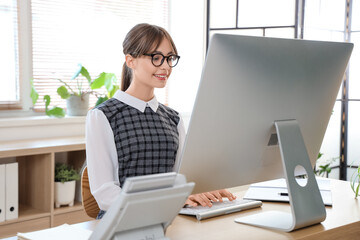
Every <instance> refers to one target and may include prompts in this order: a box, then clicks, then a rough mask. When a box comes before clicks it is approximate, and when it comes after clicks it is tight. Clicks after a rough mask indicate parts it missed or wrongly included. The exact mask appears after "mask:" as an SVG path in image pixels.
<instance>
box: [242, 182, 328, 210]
mask: <svg viewBox="0 0 360 240" xmlns="http://www.w3.org/2000/svg"><path fill="white" fill-rule="evenodd" d="M298 180H299V181H300V182H301V181H304V183H305V181H306V179H298ZM316 181H317V184H318V186H319V190H320V194H321V197H322V199H323V202H324V205H326V206H332V196H331V188H330V180H329V179H319V178H317V179H316ZM244 199H252V200H262V201H276V202H289V196H288V189H287V185H286V182H285V179H284V178H281V179H275V180H271V181H266V182H260V183H255V184H251V185H250V187H249V189H248V191H247V192H246V194H245V196H244Z"/></svg>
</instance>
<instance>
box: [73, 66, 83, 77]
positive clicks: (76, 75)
mask: <svg viewBox="0 0 360 240" xmlns="http://www.w3.org/2000/svg"><path fill="white" fill-rule="evenodd" d="M81 69H82V65H81V64H78V69H77V70H76V72H75V73H74V75H73V76H72V77H71V80H74V79H75V78H77V77H78V76H79V74H80V72H81Z"/></svg>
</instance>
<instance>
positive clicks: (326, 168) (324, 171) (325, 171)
mask: <svg viewBox="0 0 360 240" xmlns="http://www.w3.org/2000/svg"><path fill="white" fill-rule="evenodd" d="M323 155H324V154H323V153H320V152H319V154H318V157H317V160H316V161H319V159H320V158H321V157H322V156H323ZM336 159H338V157H337V158H331V159H328V160H326V161H325V162H323V165H320V166H319V169H316V164H315V166H314V174H315V175H316V176H320V177H325V176H326V177H327V176H328V175H329V174H330V172H331V170H332V168H331V167H330V165H331V163H333V162H334V161H335V160H336Z"/></svg>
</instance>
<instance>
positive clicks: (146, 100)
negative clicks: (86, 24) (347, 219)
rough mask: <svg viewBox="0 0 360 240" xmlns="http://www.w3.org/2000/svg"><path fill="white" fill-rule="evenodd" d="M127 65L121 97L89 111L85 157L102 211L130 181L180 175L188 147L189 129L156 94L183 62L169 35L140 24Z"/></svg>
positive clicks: (214, 195) (220, 193)
mask: <svg viewBox="0 0 360 240" xmlns="http://www.w3.org/2000/svg"><path fill="white" fill-rule="evenodd" d="M123 52H124V54H125V63H124V66H123V70H122V79H121V91H118V92H116V94H115V95H114V97H113V98H112V99H109V100H108V101H106V102H104V103H103V104H101V105H99V106H98V107H96V108H95V109H93V110H91V111H89V113H88V116H87V119H86V157H87V166H88V174H89V181H90V187H91V192H92V194H93V195H94V198H95V199H96V201H97V203H98V205H99V207H100V209H101V211H100V213H99V215H98V218H101V217H102V216H103V214H104V213H105V212H106V210H108V208H109V207H110V205H111V203H112V202H113V201H114V200H115V199H116V197H117V196H118V195H119V194H120V191H121V187H122V186H123V184H124V182H125V179H126V178H127V177H131V176H140V175H147V174H156V173H165V172H172V171H178V168H179V164H180V159H179V156H180V153H181V150H182V147H183V144H184V139H185V129H184V123H183V121H182V119H181V117H180V116H179V114H178V113H177V112H176V111H174V110H173V109H171V108H169V107H167V106H165V105H163V104H161V103H159V102H158V101H157V100H156V97H155V95H154V89H155V88H163V87H165V85H166V82H167V80H168V78H169V77H170V74H171V71H172V68H173V67H175V66H176V64H177V63H178V61H179V59H180V56H178V52H177V50H176V47H175V44H174V42H173V40H172V38H171V37H170V35H169V33H168V32H167V31H166V30H165V29H163V28H161V27H158V26H154V25H149V24H138V25H136V26H135V27H133V28H132V29H131V30H130V32H129V33H128V34H127V36H126V38H125V40H124V42H123ZM222 197H227V198H229V199H230V200H233V199H235V196H233V195H232V194H231V193H230V192H229V191H227V190H224V189H223V190H217V191H213V192H207V193H201V194H194V195H190V196H189V198H188V199H187V201H186V204H189V205H192V206H197V205H199V204H200V205H202V206H211V205H212V204H211V202H212V201H222Z"/></svg>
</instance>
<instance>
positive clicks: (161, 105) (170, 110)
mask: <svg viewBox="0 0 360 240" xmlns="http://www.w3.org/2000/svg"><path fill="white" fill-rule="evenodd" d="M159 107H160V109H161V110H163V111H164V112H166V113H167V114H171V115H175V116H179V113H178V112H177V111H175V110H174V109H172V108H171V107H169V106H166V105H164V104H162V103H159Z"/></svg>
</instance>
